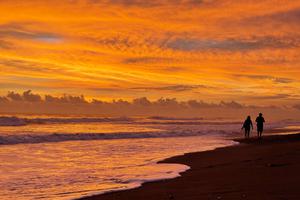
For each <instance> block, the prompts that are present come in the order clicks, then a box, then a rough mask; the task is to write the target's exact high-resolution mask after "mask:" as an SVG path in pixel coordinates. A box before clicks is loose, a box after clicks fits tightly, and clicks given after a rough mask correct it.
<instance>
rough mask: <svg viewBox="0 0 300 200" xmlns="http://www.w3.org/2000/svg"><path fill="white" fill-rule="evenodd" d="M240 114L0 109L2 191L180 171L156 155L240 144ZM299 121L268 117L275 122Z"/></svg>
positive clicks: (27, 194)
mask: <svg viewBox="0 0 300 200" xmlns="http://www.w3.org/2000/svg"><path fill="white" fill-rule="evenodd" d="M241 121H242V120H224V119H210V120H207V119H202V118H189V119H187V118H166V117H135V118H127V117H119V118H109V117H86V116H45V115H41V116H22V115H19V116H17V117H12V116H4V115H3V116H1V117H0V159H1V162H0V199H3V200H8V199H18V200H29V199H45V200H50V199H51V200H56V199H57V200H71V199H78V198H80V197H83V196H89V195H94V194H100V193H105V192H110V191H116V190H125V189H129V188H134V187H138V186H140V185H141V184H142V183H144V182H148V181H154V180H161V179H168V178H174V177H177V176H179V173H180V172H183V171H186V170H188V169H189V167H188V166H185V165H181V164H157V162H158V161H160V160H163V159H165V158H168V157H172V156H175V155H182V154H184V153H188V152H197V151H206V150H212V149H215V148H218V147H224V146H230V145H235V144H237V143H236V142H233V141H232V140H231V138H233V137H237V136H243V133H242V132H241V130H240V129H241V126H242V122H241ZM288 125H290V126H291V125H294V126H295V125H297V123H295V122H289V121H283V122H280V123H278V122H276V123H269V124H268V128H269V129H271V128H272V129H275V128H280V127H286V126H288Z"/></svg>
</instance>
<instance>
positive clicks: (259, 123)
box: [255, 113, 265, 138]
mask: <svg viewBox="0 0 300 200" xmlns="http://www.w3.org/2000/svg"><path fill="white" fill-rule="evenodd" d="M255 121H256V126H257V137H258V138H261V137H262V132H263V131H264V123H265V119H264V118H263V114H262V113H259V115H258V117H257V118H256V120H255Z"/></svg>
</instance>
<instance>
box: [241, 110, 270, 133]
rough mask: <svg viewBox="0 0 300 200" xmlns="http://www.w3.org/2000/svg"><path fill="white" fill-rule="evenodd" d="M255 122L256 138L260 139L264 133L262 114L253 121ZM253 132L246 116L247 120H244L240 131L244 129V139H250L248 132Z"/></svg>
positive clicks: (249, 118)
mask: <svg viewBox="0 0 300 200" xmlns="http://www.w3.org/2000/svg"><path fill="white" fill-rule="evenodd" d="M255 122H256V127H257V137H258V138H261V137H262V132H263V131H264V123H265V119H264V118H263V114H262V113H259V115H258V117H257V118H256V120H255ZM251 128H252V130H253V123H252V120H251V117H250V116H248V117H247V119H246V120H245V122H244V124H243V127H242V129H245V138H249V137H250V130H251Z"/></svg>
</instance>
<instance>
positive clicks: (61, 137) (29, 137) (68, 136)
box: [0, 130, 228, 145]
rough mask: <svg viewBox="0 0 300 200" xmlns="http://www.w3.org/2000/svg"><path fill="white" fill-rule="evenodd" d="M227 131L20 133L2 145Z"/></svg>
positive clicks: (5, 137) (4, 139) (6, 138)
mask: <svg viewBox="0 0 300 200" xmlns="http://www.w3.org/2000/svg"><path fill="white" fill-rule="evenodd" d="M227 133H228V132H226V131H222V130H220V131H216V130H211V131H205V132H201V131H178V132H176V131H157V132H138V133H132V132H119V133H51V134H20V135H19V134H18V135H3V136H0V145H13V144H34V143H48V142H64V141H86V140H114V139H142V138H170V137H191V136H199V135H224V134H227Z"/></svg>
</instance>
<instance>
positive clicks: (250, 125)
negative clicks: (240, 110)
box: [242, 116, 253, 138]
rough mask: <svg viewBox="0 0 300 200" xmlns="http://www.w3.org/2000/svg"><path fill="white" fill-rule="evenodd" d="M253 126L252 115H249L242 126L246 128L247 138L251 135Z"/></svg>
mask: <svg viewBox="0 0 300 200" xmlns="http://www.w3.org/2000/svg"><path fill="white" fill-rule="evenodd" d="M251 128H252V130H253V123H252V120H251V117H250V116H248V117H247V119H246V120H245V122H244V124H243V127H242V130H243V129H245V138H249V137H250V129H251Z"/></svg>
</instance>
